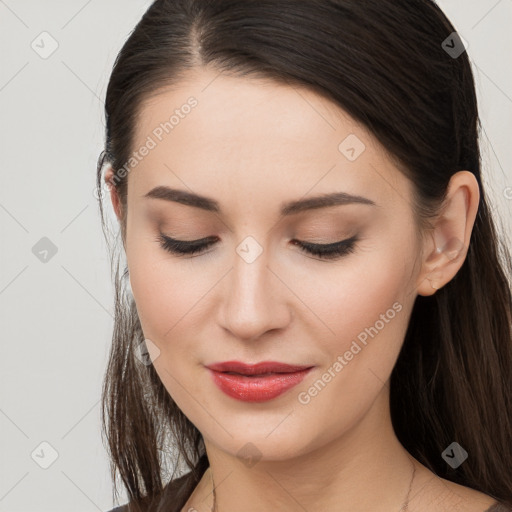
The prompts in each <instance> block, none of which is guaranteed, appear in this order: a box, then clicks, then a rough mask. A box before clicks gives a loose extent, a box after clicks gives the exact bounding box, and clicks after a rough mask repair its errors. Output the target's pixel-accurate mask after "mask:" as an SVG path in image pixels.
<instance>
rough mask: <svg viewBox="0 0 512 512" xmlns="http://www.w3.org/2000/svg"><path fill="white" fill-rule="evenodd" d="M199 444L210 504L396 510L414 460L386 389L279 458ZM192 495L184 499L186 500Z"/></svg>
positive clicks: (219, 507) (230, 509)
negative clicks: (341, 427) (343, 421)
mask: <svg viewBox="0 0 512 512" xmlns="http://www.w3.org/2000/svg"><path fill="white" fill-rule="evenodd" d="M384 390H387V387H385V388H384ZM318 442H319V444H320V443H321V440H318ZM205 446H206V451H207V454H208V459H209V461H210V468H209V470H208V471H207V472H206V474H205V475H204V478H203V480H202V482H201V484H202V487H201V488H202V491H203V498H202V499H203V500H204V501H203V503H208V504H209V505H210V509H211V507H212V506H213V494H212V477H213V481H214V482H215V491H216V492H215V494H216V512H234V511H235V510H236V511H238V510H244V511H247V512H256V511H260V510H275V509H276V508H278V509H279V510H280V511H283V512H292V511H296V510H300V509H304V510H308V511H309V512H314V511H325V510H336V511H338V512H354V511H367V510H372V511H375V512H378V511H383V512H384V511H386V512H388V511H389V512H399V511H400V510H405V509H403V508H402V507H403V505H404V502H405V501H406V498H407V495H408V492H409V490H410V484H411V477H412V476H413V468H414V465H413V464H412V460H413V459H412V457H410V455H409V454H408V453H407V451H406V450H405V449H404V448H403V446H402V445H401V444H400V442H399V441H398V439H397V438H396V435H395V433H394V431H393V428H392V424H391V418H390V415H389V400H388V394H387V393H386V392H383V393H382V394H381V395H380V396H379V397H378V398H377V400H376V401H375V402H374V404H373V406H372V408H371V409H370V410H369V411H368V413H367V414H366V415H365V416H364V417H363V418H362V419H361V420H360V421H359V422H358V423H357V424H355V425H354V426H353V427H352V428H351V429H350V430H348V431H347V432H345V433H344V434H343V436H341V437H338V438H335V439H334V440H333V441H331V442H330V443H328V444H323V445H321V446H319V447H318V448H316V449H312V450H307V449H306V448H305V449H304V450H303V453H301V454H298V455H295V456H292V457H290V458H287V459H285V460H267V459H266V458H265V457H264V454H262V458H261V459H260V460H259V461H258V462H256V463H255V464H247V463H246V461H244V460H243V459H241V458H240V457H237V456H236V454H234V455H233V454H231V453H227V452H226V451H223V450H221V449H219V448H218V447H217V446H216V445H214V444H212V443H210V442H209V441H207V440H206V439H205ZM253 463H254V461H253ZM191 498H192V496H191ZM198 498H199V496H197V495H196V497H195V498H194V499H193V500H191V501H190V500H189V503H191V504H192V505H193V506H194V505H195V504H196V503H198V502H197V499H198ZM210 509H205V510H210ZM185 510H188V509H187V508H185ZM197 510H202V509H200V508H197Z"/></svg>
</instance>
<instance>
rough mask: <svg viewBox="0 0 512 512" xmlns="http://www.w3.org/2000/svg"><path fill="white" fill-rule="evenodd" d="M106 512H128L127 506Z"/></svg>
mask: <svg viewBox="0 0 512 512" xmlns="http://www.w3.org/2000/svg"><path fill="white" fill-rule="evenodd" d="M108 512H128V505H121V506H120V507H116V508H113V509H112V510H109V511H108Z"/></svg>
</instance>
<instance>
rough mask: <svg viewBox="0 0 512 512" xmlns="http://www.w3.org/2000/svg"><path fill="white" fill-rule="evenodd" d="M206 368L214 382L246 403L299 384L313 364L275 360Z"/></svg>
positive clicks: (224, 364) (230, 362) (273, 396)
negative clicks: (297, 363) (305, 364)
mask: <svg viewBox="0 0 512 512" xmlns="http://www.w3.org/2000/svg"><path fill="white" fill-rule="evenodd" d="M207 368H209V370H210V373H211V375H212V378H213V381H214V383H215V384H216V385H217V387H219V389H220V390H221V391H223V392H224V393H225V394H227V395H228V396H230V397H232V398H235V399H238V400H242V401H245V402H264V401H267V400H271V399H273V398H276V397H278V396H279V395H281V394H283V393H285V392H286V391H288V390H289V389H291V388H292V387H294V386H296V385H297V384H299V382H301V381H302V380H303V379H304V377H305V376H306V375H307V374H308V373H309V371H310V370H311V369H312V368H313V367H312V366H302V365H290V364H286V363H279V362H273V361H263V362H261V363H257V364H245V363H241V362H239V361H226V362H223V363H215V364H211V365H208V366H207Z"/></svg>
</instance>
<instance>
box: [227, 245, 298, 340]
mask: <svg viewBox="0 0 512 512" xmlns="http://www.w3.org/2000/svg"><path fill="white" fill-rule="evenodd" d="M284 281H285V280H284V279H283V278H282V277H280V276H279V275H278V272H276V270H274V269H272V268H270V266H269V263H268V258H267V257H266V253H265V252H263V254H261V255H260V256H259V257H258V258H257V259H256V260H255V261H253V262H251V263H248V262H247V261H245V260H244V259H243V258H241V257H239V256H238V255H237V256H236V258H235V261H234V265H233V269H232V270H231V272H230V273H229V274H228V276H226V280H225V284H224V288H223V297H222V307H221V310H220V311H221V313H220V316H221V326H222V327H223V328H224V329H226V330H227V331H229V332H230V333H231V335H232V336H234V337H236V338H237V339H240V340H243V341H254V340H257V339H259V338H261V337H262V336H263V335H264V334H265V333H267V332H269V331H274V330H280V329H283V328H285V327H286V326H287V325H288V324H289V323H290V319H291V317H292V314H291V311H292V304H291V302H290V298H291V297H292V296H293V294H292V293H291V292H290V290H289V289H288V288H287V287H286V285H285V284H284Z"/></svg>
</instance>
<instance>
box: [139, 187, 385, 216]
mask: <svg viewBox="0 0 512 512" xmlns="http://www.w3.org/2000/svg"><path fill="white" fill-rule="evenodd" d="M143 197H146V198H152V199H163V200H164V201H171V202H174V203H179V204H184V205H187V206H193V207H194V208H200V209H201V210H205V211H208V212H214V213H219V214H220V213H222V212H221V208H220V205H219V203H218V202H217V201H216V200H215V199H211V198H209V197H205V196H200V195H197V194H194V193H192V192H187V191H185V190H179V189H175V188H170V187H167V186H162V185H160V186H158V187H155V188H153V189H152V190H150V191H149V192H148V193H147V194H145V195H144V196H143ZM346 204H365V205H369V206H378V205H377V204H376V203H375V202H374V201H372V200H371V199H367V198H366V197H362V196H358V195H352V194H348V193H346V192H333V193H329V194H323V195H319V196H314V197H309V198H306V199H299V200H296V201H289V202H286V203H283V204H282V205H281V210H280V214H281V217H284V216H287V215H293V214H295V213H299V212H303V211H307V210H315V209H318V208H327V207H330V206H340V205H346Z"/></svg>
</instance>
